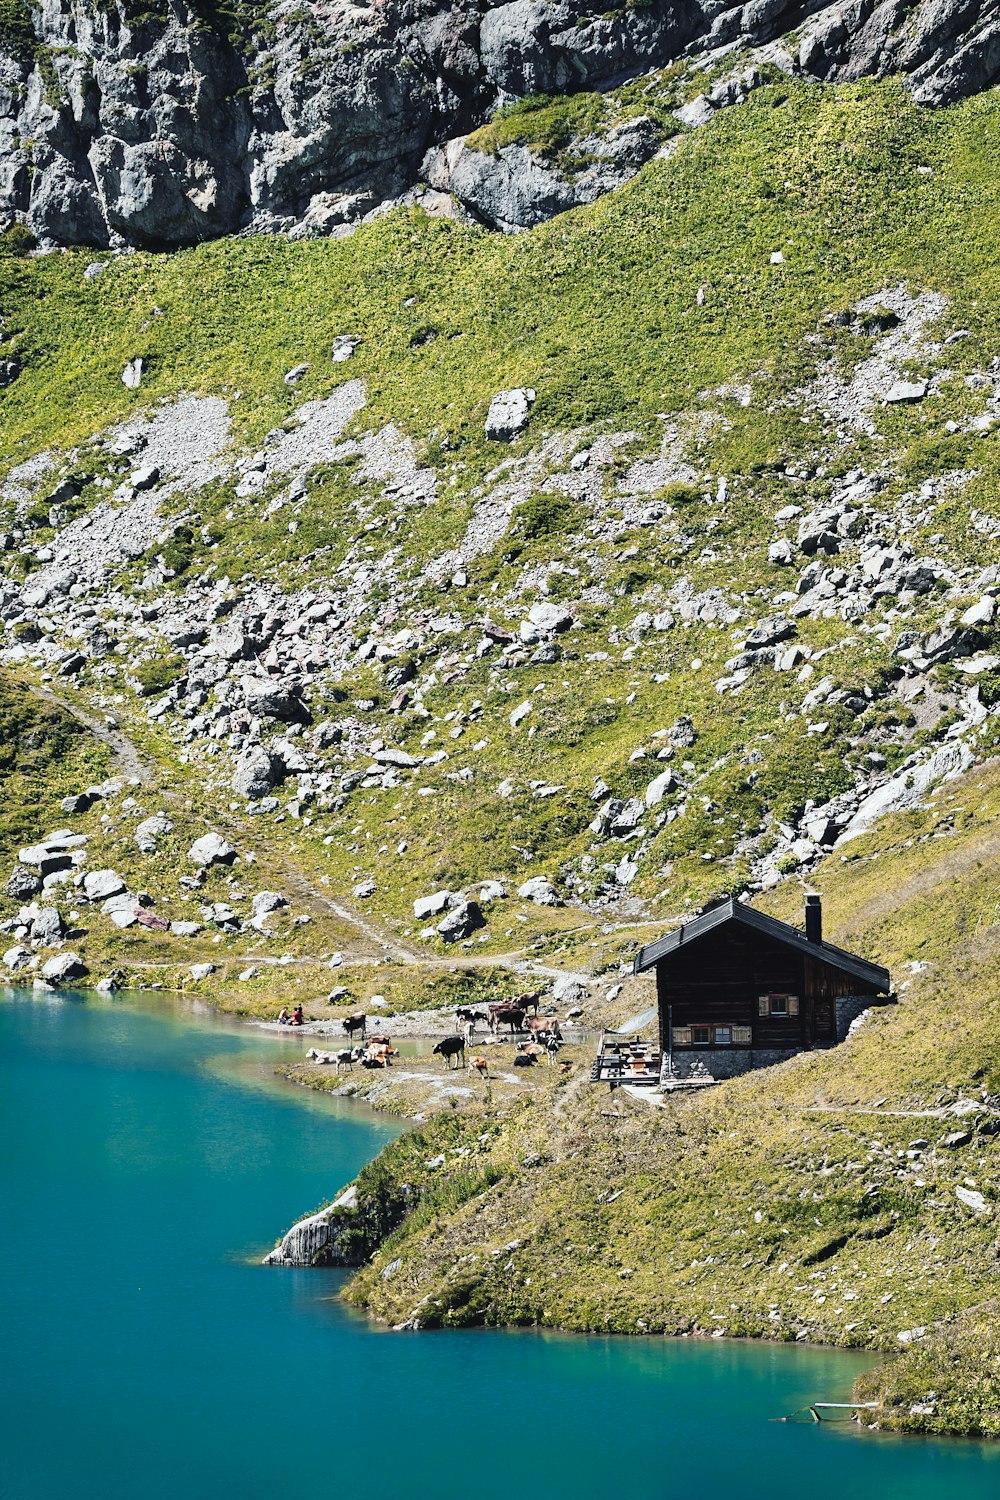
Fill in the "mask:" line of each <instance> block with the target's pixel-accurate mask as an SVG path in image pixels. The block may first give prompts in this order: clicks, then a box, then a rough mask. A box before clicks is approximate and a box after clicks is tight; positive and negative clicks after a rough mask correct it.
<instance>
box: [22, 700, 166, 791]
mask: <svg viewBox="0 0 1000 1500" xmlns="http://www.w3.org/2000/svg"><path fill="white" fill-rule="evenodd" d="M24 685H25V687H26V688H27V689H28V692H29V693H32V694H33V695H34V696H35V697H36V698H40V699H41V700H42V702H43V703H49V704H51V705H52V706H53V707H54V708H61V709H63V711H64V712H65V713H68V714H72V716H73V718H74V719H76V720H77V722H78V723H80V724H82V725H83V726H84V728H85V729H89V731H90V733H91V734H92V735H93V736H94V739H95V740H99V741H100V743H101V744H102V745H106V746H107V747H108V749H109V750H110V751H111V753H112V754H113V755H114V757H115V760H116V761H117V762H118V764H117V767H116V775H119V776H125V777H128V778H129V779H131V778H133V777H135V778H136V779H137V780H138V781H141V782H143V783H144V784H148V783H149V782H151V781H155V780H156V777H155V774H154V772H153V768H152V767H151V766H149V765H147V764H146V762H145V761H144V760H143V759H142V756H141V755H140V754H139V752H138V750H137V749H136V747H135V745H133V743H132V741H131V740H130V739H129V737H128V735H127V734H123V733H122V731H121V730H120V729H112V727H111V725H110V724H108V723H107V721H106V720H105V719H99V718H97V717H96V715H94V714H91V713H88V712H87V711H86V710H85V709H82V708H81V707H80V706H79V704H77V703H72V702H71V701H70V700H69V699H68V698H61V697H60V696H59V694H58V693H54V692H52V690H51V688H45V687H41V686H40V685H39V684H37V683H33V682H26V683H25V684H24Z"/></svg>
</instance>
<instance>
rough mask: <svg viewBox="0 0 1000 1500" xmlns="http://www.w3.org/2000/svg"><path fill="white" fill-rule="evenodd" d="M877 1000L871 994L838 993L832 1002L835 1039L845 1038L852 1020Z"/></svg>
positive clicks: (840, 1040)
mask: <svg viewBox="0 0 1000 1500" xmlns="http://www.w3.org/2000/svg"><path fill="white" fill-rule="evenodd" d="M877 1004H878V1001H877V1000H875V999H874V997H873V996H871V995H840V996H839V997H838V998H837V999H836V1000H835V1001H834V1002H833V1006H834V1016H835V1019H836V1025H837V1041H838V1042H842V1041H844V1040H845V1039H846V1037H847V1033H848V1031H849V1030H850V1028H851V1023H852V1021H856V1020H857V1019H858V1016H860V1014H861V1012H862V1011H863V1010H868V1009H869V1007H870V1006H872V1005H877Z"/></svg>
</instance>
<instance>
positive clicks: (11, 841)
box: [0, 672, 109, 879]
mask: <svg viewBox="0 0 1000 1500" xmlns="http://www.w3.org/2000/svg"><path fill="white" fill-rule="evenodd" d="M108 769H109V765H108V756H107V755H106V754H105V753H104V751H103V750H102V749H101V748H100V747H99V746H97V745H95V743H94V741H93V740H92V739H91V737H90V735H89V734H88V733H87V732H86V731H85V730H84V729H83V727H82V726H81V725H80V724H79V723H78V722H77V720H76V719H74V718H73V717H72V716H71V715H70V714H68V713H66V711H65V710H63V709H60V708H58V707H56V706H54V705H52V704H49V703H45V702H42V701H40V700H39V699H38V698H36V697H34V696H33V695H32V694H31V693H30V692H29V691H28V689H27V687H25V686H24V684H23V683H21V682H19V681H18V680H17V679H16V678H15V677H13V676H11V675H10V674H9V673H6V672H4V673H2V674H0V848H2V849H3V851H4V853H5V854H11V855H12V854H13V853H14V851H15V850H16V848H17V847H18V846H20V845H23V844H31V843H34V842H36V841H37V839H38V838H39V837H41V836H42V835H43V834H44V833H47V832H49V831H51V829H53V828H56V827H59V826H61V825H62V824H64V823H65V814H64V813H62V812H61V811H60V809H59V799H60V798H61V797H65V796H68V795H70V793H73V792H78V791H80V790H81V789H82V788H83V787H86V786H87V785H89V784H90V783H93V782H100V781H103V780H104V779H105V777H106V776H107V775H108ZM7 873H9V872H8V871H5V872H4V876H3V878H4V879H6V876H7Z"/></svg>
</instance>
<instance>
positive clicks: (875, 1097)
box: [349, 769, 1000, 1435]
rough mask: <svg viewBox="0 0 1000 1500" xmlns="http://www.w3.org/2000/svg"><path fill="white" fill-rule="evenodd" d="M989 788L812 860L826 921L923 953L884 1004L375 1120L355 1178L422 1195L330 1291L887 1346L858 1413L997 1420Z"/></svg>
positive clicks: (559, 1317) (982, 1422)
mask: <svg viewBox="0 0 1000 1500" xmlns="http://www.w3.org/2000/svg"><path fill="white" fill-rule="evenodd" d="M998 796H1000V776H998V774H997V771H996V770H995V769H991V770H990V771H987V772H984V773H979V774H978V775H975V776H972V777H970V778H968V780H966V781H965V782H964V783H963V784H959V785H956V786H955V787H954V788H952V789H951V790H949V791H948V792H947V793H946V794H945V793H942V794H941V795H940V796H939V797H938V798H936V799H934V803H933V805H932V806H930V807H928V808H927V809H926V810H925V811H924V812H922V813H921V814H919V815H913V816H911V817H908V818H906V819H904V820H899V821H897V822H895V823H894V824H890V825H887V826H885V827H884V828H883V830H881V831H880V833H879V835H878V836H877V837H876V836H870V837H869V838H868V839H867V840H866V842H865V847H864V849H863V850H862V851H860V852H859V857H858V858H857V859H855V860H853V861H852V862H851V863H850V864H848V865H840V863H839V861H831V862H830V863H829V865H828V866H827V867H825V868H824V869H823V870H822V871H821V876H822V880H821V882H820V883H821V884H822V889H823V891H824V895H825V897H826V901H827V910H828V912H830V914H831V915H832V917H833V928H832V933H831V936H832V939H833V940H834V941H836V942H842V941H851V940H852V939H853V937H854V935H855V934H857V933H859V932H861V931H863V932H864V934H865V935H866V937H867V938H868V939H869V940H870V942H871V944H872V950H873V952H874V953H875V954H877V956H878V957H879V958H881V959H883V960H892V961H893V962H894V963H896V964H897V966H899V968H900V969H901V968H902V965H901V959H902V954H903V952H906V951H910V952H913V951H916V952H919V953H920V954H921V963H922V964H923V965H924V966H925V967H924V970H923V972H921V973H920V974H913V975H911V976H910V977H908V978H906V979H905V981H904V982H902V983H901V990H900V1003H899V1005H898V1006H896V1007H892V1008H890V1009H886V1010H883V1011H881V1012H878V1013H877V1014H876V1015H875V1016H874V1018H873V1019H872V1020H871V1021H870V1022H869V1023H868V1025H866V1026H865V1027H864V1028H863V1029H862V1030H861V1031H860V1032H859V1033H858V1034H857V1035H856V1036H855V1037H854V1038H853V1039H852V1040H850V1041H849V1042H848V1043H846V1044H845V1045H844V1046H842V1047H840V1048H838V1049H835V1050H834V1051H831V1052H828V1053H817V1054H813V1055H811V1056H803V1057H801V1058H798V1059H796V1060H794V1061H793V1062H791V1063H789V1064H786V1065H784V1066H782V1067H778V1068H773V1069H769V1070H766V1071H763V1072H760V1073H756V1074H754V1075H752V1076H751V1077H748V1078H745V1079H741V1080H734V1081H733V1082H730V1083H727V1084H724V1085H721V1086H719V1087H718V1088H716V1089H714V1090H712V1091H711V1092H710V1093H708V1094H701V1095H696V1096H693V1097H692V1096H687V1097H683V1096H682V1097H675V1098H673V1099H670V1100H669V1101H668V1102H667V1105H666V1107H665V1108H663V1109H662V1110H656V1109H654V1108H652V1107H651V1106H649V1105H648V1104H644V1103H639V1102H636V1101H634V1100H632V1099H630V1098H628V1097H626V1096H625V1095H623V1094H620V1093H612V1094H609V1093H608V1092H607V1091H605V1090H604V1089H601V1090H598V1089H596V1088H594V1087H592V1086H590V1085H588V1084H586V1083H584V1082H582V1081H581V1079H580V1078H579V1077H578V1078H575V1079H571V1080H569V1081H566V1080H559V1081H558V1082H556V1083H553V1084H552V1086H551V1090H550V1099H549V1100H548V1101H546V1102H545V1103H544V1104H540V1103H537V1102H536V1103H535V1104H533V1105H531V1106H526V1107H523V1108H521V1109H520V1110H515V1111H514V1112H513V1113H511V1112H510V1111H505V1112H499V1113H498V1112H496V1111H493V1110H491V1108H490V1106H489V1104H485V1105H484V1107H483V1108H481V1109H480V1110H478V1111H476V1112H473V1113H470V1114H469V1115H467V1116H465V1117H464V1118H463V1119H462V1121H461V1122H460V1123H459V1122H457V1121H456V1119H455V1118H454V1117H453V1116H449V1117H448V1118H447V1119H445V1120H442V1121H439V1122H435V1123H433V1124H432V1125H431V1126H430V1127H425V1128H424V1130H423V1134H422V1136H421V1137H420V1138H419V1140H416V1141H415V1140H414V1138H412V1137H411V1138H409V1139H407V1140H406V1141H402V1142H397V1143H394V1144H393V1145H392V1146H390V1147H388V1148H387V1150H386V1151H385V1152H384V1153H383V1155H382V1157H381V1158H380V1161H379V1163H378V1164H377V1169H375V1170H372V1172H371V1173H370V1175H366V1174H362V1177H361V1178H360V1179H359V1183H360V1185H361V1188H362V1199H363V1200H364V1196H365V1192H366V1191H367V1192H368V1193H369V1194H372V1195H373V1196H375V1197H378V1196H379V1195H384V1196H385V1198H386V1199H387V1200H395V1201H397V1202H400V1203H401V1202H403V1201H405V1197H406V1194H405V1193H402V1191H401V1185H402V1184H403V1183H409V1184H411V1185H412V1186H414V1187H416V1188H417V1190H418V1192H419V1191H422V1192H423V1193H424V1194H425V1195H426V1196H425V1197H424V1199H423V1202H422V1207H421V1208H419V1209H418V1210H417V1211H416V1212H414V1213H413V1214H412V1215H411V1216H410V1217H409V1218H408V1219H406V1220H405V1221H404V1222H403V1224H402V1227H401V1228H399V1229H397V1230H396V1232H395V1233H394V1234H392V1235H391V1237H390V1238H389V1239H388V1240H387V1241H386V1242H385V1243H384V1245H383V1246H382V1247H381V1249H379V1250H378V1253H377V1254H376V1255H375V1257H374V1259H373V1260H372V1262H371V1264H370V1265H369V1266H367V1267H366V1268H365V1269H364V1270H363V1271H362V1272H360V1273H359V1275H358V1276H357V1277H356V1279H355V1280H354V1282H353V1283H352V1286H351V1288H350V1292H349V1295H350V1296H351V1297H352V1298H353V1299H354V1300H356V1301H359V1302H362V1303H364V1304H365V1305H366V1306H368V1307H370V1308H372V1309H373V1310H374V1311H375V1312H376V1313H377V1314H378V1315H379V1316H380V1317H382V1318H385V1319H387V1320H388V1321H389V1322H391V1323H394V1324H398V1323H401V1322H407V1321H411V1320H416V1321H417V1322H418V1323H420V1324H421V1325H424V1326H426V1325H431V1326H433V1325H434V1324H440V1323H446V1324H455V1323H466V1322H483V1321H484V1322H488V1323H493V1322H496V1323H511V1322H513V1323H530V1324H535V1323H541V1324H548V1325H557V1326H561V1327H569V1328H578V1329H595V1330H601V1329H611V1330H613V1331H616V1332H622V1333H628V1332H636V1331H639V1332H649V1333H656V1332H661V1331H662V1332H665V1333H679V1332H694V1333H701V1334H706V1335H707V1334H712V1333H718V1332H725V1333H726V1334H728V1335H745V1336H750V1337H766V1338H778V1339H795V1338H809V1339H815V1340H822V1341H824V1342H831V1343H837V1344H844V1345H858V1346H866V1347H874V1348H878V1349H883V1350H886V1351H892V1352H893V1354H894V1356H895V1354H896V1353H897V1352H899V1353H900V1357H899V1358H896V1357H894V1358H893V1360H892V1361H891V1362H890V1364H889V1365H887V1366H885V1367H884V1369H883V1370H882V1371H880V1372H879V1373H877V1374H876V1375H874V1376H871V1377H867V1378H866V1386H865V1391H866V1394H867V1395H869V1396H876V1397H880V1398H882V1399H884V1401H885V1403H886V1406H887V1408H888V1409H887V1410H886V1411H883V1412H881V1413H879V1420H881V1421H884V1422H887V1423H893V1422H894V1423H896V1424H897V1425H898V1424H900V1423H902V1424H903V1425H908V1426H911V1427H924V1428H928V1429H930V1430H958V1431H980V1432H987V1433H990V1434H993V1435H1000V1380H998V1377H997V1373H996V1366H995V1361H992V1358H991V1355H990V1353H989V1348H990V1345H989V1343H988V1342H987V1347H986V1348H985V1349H984V1348H983V1347H982V1346H981V1343H980V1335H981V1334H982V1333H983V1332H984V1330H985V1328H986V1326H987V1324H988V1323H989V1319H990V1317H991V1309H992V1307H993V1305H994V1304H993V1300H992V1299H993V1295H994V1289H995V1280H996V1274H997V1246H996V1215H997V1213H998V1212H1000V1175H998V1174H1000V1156H998V1149H1000V1148H998V1146H997V1141H996V1132H997V1129H998V1126H1000V1112H998V1106H1000V1092H998V1091H1000V1029H998V1022H1000V1013H998V1008H997V1007H998V1004H1000V990H998V987H997V983H996V974H997V958H998V953H1000V922H998V903H997V897H998V895H1000V889H998V885H997V881H996V869H997V851H998V844H1000V801H998ZM963 807H964V808H965V809H966V810H967V813H966V816H965V817H964V818H963V816H962V814H961V812H960V811H959V809H960V808H963ZM897 876H898V879H897ZM931 887H933V891H934V905H933V916H932V914H931V908H930V907H929V906H928V902H927V892H928V890H929V889H930V888H931ZM901 933H902V934H904V936H902V937H901ZM907 933H909V934H912V935H913V937H914V939H915V941H913V943H912V944H908V943H907V939H906V936H905V934H907ZM918 933H919V935H920V936H919V939H917V938H916V935H917V934H918ZM904 973H905V970H903V971H902V972H900V976H899V977H900V979H901V981H903V978H904ZM959 1100H966V1101H969V1102H968V1103H967V1104H966V1105H964V1106H962V1107H961V1108H960V1109H959V1111H958V1113H957V1114H956V1113H955V1112H954V1111H953V1109H952V1106H953V1105H955V1104H956V1102H957V1101H959ZM442 1151H443V1152H444V1153H445V1158H446V1160H445V1162H444V1163H443V1164H437V1165H434V1160H435V1158H436V1157H437V1155H438V1154H439V1153H440V1152H442ZM957 1188H966V1189H972V1190H973V1192H974V1193H979V1194H981V1195H982V1197H983V1199H984V1200H985V1207H984V1208H983V1209H982V1211H976V1210H975V1209H973V1208H970V1207H969V1206H967V1204H966V1203H963V1201H962V1200H961V1199H960V1197H959V1196H958V1195H957V1193H956V1189H957ZM411 1201H412V1199H411ZM973 1329H976V1330H977V1333H976V1337H975V1338H970V1339H967V1338H966V1335H967V1334H968V1333H969V1332H970V1331H971V1330H973ZM914 1330H917V1331H916V1332H914ZM901 1335H904V1337H903V1338H902V1339H901V1337H900V1336H901ZM989 1337H990V1338H991V1337H992V1335H990V1336H989ZM904 1349H905V1351H906V1352H901V1351H903V1350H904ZM928 1391H936V1392H937V1394H936V1395H935V1396H934V1397H932V1398H928V1397H927V1392H928ZM921 1404H923V1405H927V1406H928V1407H929V1409H928V1410H927V1411H921V1412H915V1413H913V1414H911V1413H910V1410H909V1408H910V1406H911V1405H914V1406H920V1405H921Z"/></svg>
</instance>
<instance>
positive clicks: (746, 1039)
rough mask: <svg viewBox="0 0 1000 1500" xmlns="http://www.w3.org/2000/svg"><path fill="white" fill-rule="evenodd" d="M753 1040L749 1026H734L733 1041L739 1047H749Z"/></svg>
mask: <svg viewBox="0 0 1000 1500" xmlns="http://www.w3.org/2000/svg"><path fill="white" fill-rule="evenodd" d="M751 1040H752V1037H751V1032H750V1027H749V1026H734V1027H733V1041H734V1042H735V1043H736V1045H737V1047H749V1045H750V1042H751Z"/></svg>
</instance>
